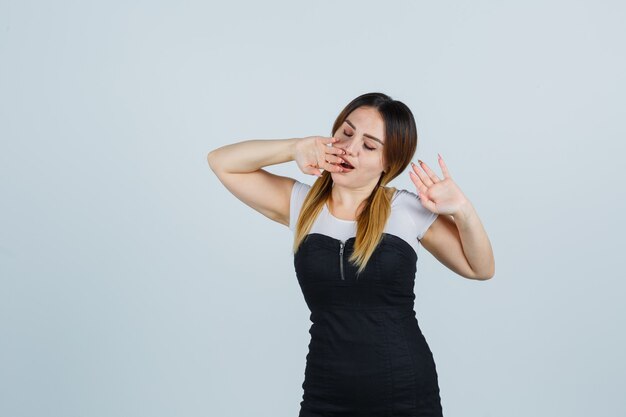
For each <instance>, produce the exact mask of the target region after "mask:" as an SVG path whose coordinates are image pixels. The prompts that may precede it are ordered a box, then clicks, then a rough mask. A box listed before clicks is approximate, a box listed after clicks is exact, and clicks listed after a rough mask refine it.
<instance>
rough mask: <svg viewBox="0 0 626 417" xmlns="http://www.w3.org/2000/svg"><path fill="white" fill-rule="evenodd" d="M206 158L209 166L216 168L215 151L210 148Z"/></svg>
mask: <svg viewBox="0 0 626 417" xmlns="http://www.w3.org/2000/svg"><path fill="white" fill-rule="evenodd" d="M206 160H207V162H208V164H209V167H210V168H211V169H212V170H213V171H215V169H216V152H215V150H212V151H211V152H209V153H208V154H207V156H206Z"/></svg>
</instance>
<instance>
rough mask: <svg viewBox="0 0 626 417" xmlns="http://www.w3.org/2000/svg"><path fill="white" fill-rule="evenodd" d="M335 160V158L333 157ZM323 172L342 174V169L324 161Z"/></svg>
mask: <svg viewBox="0 0 626 417" xmlns="http://www.w3.org/2000/svg"><path fill="white" fill-rule="evenodd" d="M335 158H337V157H335ZM323 167H324V170H325V171H331V172H343V168H342V167H341V166H340V165H338V164H334V163H332V162H329V161H327V160H325V161H324V165H323Z"/></svg>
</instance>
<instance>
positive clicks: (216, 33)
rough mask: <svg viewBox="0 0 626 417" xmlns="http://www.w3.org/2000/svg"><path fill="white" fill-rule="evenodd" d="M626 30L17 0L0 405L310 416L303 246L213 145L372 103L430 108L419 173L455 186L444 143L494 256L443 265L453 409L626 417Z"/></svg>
mask: <svg viewBox="0 0 626 417" xmlns="http://www.w3.org/2000/svg"><path fill="white" fill-rule="evenodd" d="M624 21H626V6H625V5H624V3H623V2H618V1H599V2H598V1H594V2H592V1H531V2H528V1H526V2H506V1H477V2H471V3H468V2H460V1H459V2H423V1H398V2H393V1H391V2H382V1H378V2H371V1H363V0H360V1H342V2H331V1H315V2H311V1H309V2H292V1H282V2H277V1H269V2H268V1H265V2H253V1H249V2H245V3H243V2H229V3H225V2H213V3H211V2H202V1H195V2H194V1H182V2H181V1H169V2H163V1H160V2H154V1H137V2H126V1H124V2H122V1H117V2H111V1H107V2H78V1H60V2H59V1H58V2H44V1H37V2H33V1H19V2H18V1H0V140H1V148H0V173H1V175H0V187H1V188H0V192H1V197H0V217H1V219H2V224H1V233H0V415H1V416H7V417H9V416H11V417H26V416H29V417H30V416H32V417H35V416H37V417H41V416H47V417H52V416H59V417H61V416H63V417H69V416H77V417H78V416H102V417H111V416H152V417H160V416H185V417H191V416H252V415H254V416H259V417H262V416H268V417H269V416H272V417H276V416H278V417H283V416H284V417H289V416H296V415H297V412H298V410H299V402H300V401H301V397H302V386H301V384H302V382H303V378H304V367H305V356H306V353H307V348H308V346H307V345H308V342H309V337H310V335H309V333H308V329H309V326H310V322H309V311H308V309H307V306H306V304H305V302H304V299H303V297H302V294H301V290H300V288H299V286H298V282H297V279H296V276H295V271H294V266H293V257H292V253H291V244H292V237H293V236H292V234H291V232H290V231H289V229H288V228H287V227H285V226H283V225H280V224H278V223H275V222H273V221H271V220H269V219H267V218H265V217H264V216H262V215H261V214H259V213H258V212H256V211H254V210H253V209H251V208H250V207H248V206H246V205H245V204H244V203H242V202H241V201H239V200H238V199H237V198H235V197H234V196H233V195H232V194H230V193H229V192H228V190H227V189H226V188H225V187H224V186H223V185H222V184H221V183H220V182H219V180H218V179H217V177H216V176H215V174H214V173H213V172H212V171H211V170H210V168H209V166H208V164H207V160H206V156H207V153H208V152H209V151H210V150H212V149H215V148H217V147H219V146H222V145H225V144H228V143H233V142H238V141H243V140H248V139H286V138H292V137H305V136H311V135H322V136H329V135H330V134H331V126H332V123H333V121H334V119H335V117H336V116H337V114H338V113H339V111H340V110H341V109H342V108H343V107H344V106H345V105H346V104H347V103H348V102H349V101H350V100H352V99H353V98H354V97H356V96H358V95H360V94H363V93H366V92H370V91H380V92H384V93H386V94H389V95H390V96H391V97H392V98H394V99H397V100H400V101H403V102H404V103H405V104H407V105H408V106H409V107H410V108H411V110H412V111H413V113H414V115H415V118H416V122H417V127H418V137H419V143H418V150H417V153H416V155H415V157H414V159H413V161H414V162H416V161H417V159H418V158H420V159H422V160H424V161H425V162H426V163H427V164H429V165H430V166H431V167H432V168H434V169H435V171H436V172H437V173H439V174H441V169H440V167H439V166H438V164H437V153H441V155H442V156H443V158H444V159H445V161H446V162H447V165H448V168H449V169H450V172H451V174H452V177H453V179H454V180H455V181H456V182H457V184H458V185H459V186H460V187H461V189H462V190H463V192H464V193H465V194H466V195H467V196H468V197H469V199H470V200H471V201H472V203H473V204H474V206H475V207H476V209H477V211H478V214H479V216H480V218H481V220H482V222H483V224H484V226H485V228H486V230H487V233H488V234H489V237H490V240H491V243H492V245H493V249H494V254H495V259H496V274H495V276H494V277H493V278H492V279H491V280H488V281H484V282H481V281H472V280H468V279H464V278H462V277H461V276H459V275H456V274H455V273H453V272H452V271H450V270H448V269H447V268H446V267H444V266H443V265H442V264H440V263H439V262H438V261H437V260H436V259H435V258H434V257H433V256H432V255H430V254H429V253H428V252H427V251H426V250H425V249H423V248H420V252H419V259H418V272H417V277H416V284H415V292H416V304H415V309H416V311H417V318H418V320H419V323H420V326H421V328H422V330H423V332H424V335H425V337H426V339H427V341H428V343H429V345H430V347H431V349H432V351H433V355H434V358H435V361H436V364H437V370H438V373H439V381H440V389H441V398H442V406H443V410H444V415H445V416H446V417H457V416H458V417H461V416H462V417H500V416H507V417H517V416H520V417H521V416H524V417H525V416H550V417H552V416H571V417H574V416H576V417H577V416H581V417H583V416H584V417H587V416H591V415H594V416H595V415H597V416H600V415H603V416H616V415H624V414H625V413H626V396H624V384H625V383H626V381H625V379H626V376H625V374H626V366H625V364H626V360H625V359H624V351H626V336H625V332H624V329H625V326H626V320H625V317H626V307H625V304H624V302H623V299H624V294H625V293H626V283H625V279H624V275H625V274H624V270H623V264H622V261H623V259H624V254H623V253H622V251H623V249H624V245H623V236H624V232H625V231H626V230H625V229H626V228H625V227H624V211H625V210H626V203H625V198H624V176H623V173H622V171H621V170H618V167H619V166H621V165H622V164H623V161H624V156H625V155H626V154H625V151H626V146H625V136H626V135H625V133H626V128H625V125H624V120H625V117H626V105H625V97H626V83H625V78H624V74H626V56H625V54H624V51H625V50H626V45H625V44H626V26H625V25H624ZM268 170H269V171H271V172H274V173H278V174H281V175H288V176H291V177H293V178H296V179H298V180H300V181H303V182H306V183H308V184H312V183H313V181H314V180H315V177H313V176H309V175H305V174H303V173H302V172H300V170H299V169H298V167H297V165H296V164H295V162H290V163H286V164H280V165H275V166H271V167H269V168H268ZM408 172H409V170H408V169H407V170H406V172H405V173H403V174H402V175H401V176H399V177H398V178H396V179H395V180H394V181H393V182H392V183H391V185H393V186H395V187H397V188H405V189H408V190H412V191H415V187H414V185H413V183H412V182H411V181H410V177H409V174H408Z"/></svg>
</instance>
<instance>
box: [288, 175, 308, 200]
mask: <svg viewBox="0 0 626 417" xmlns="http://www.w3.org/2000/svg"><path fill="white" fill-rule="evenodd" d="M310 189H311V186H310V185H309V184H305V183H303V182H300V181H298V180H295V182H294V183H293V188H292V189H291V199H292V201H293V200H304V198H305V197H306V195H307V193H308V192H309V190H310Z"/></svg>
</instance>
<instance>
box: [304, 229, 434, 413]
mask: <svg viewBox="0 0 626 417" xmlns="http://www.w3.org/2000/svg"><path fill="white" fill-rule="evenodd" d="M354 241H355V238H354V237H352V238H350V239H348V240H346V241H345V242H344V241H341V240H339V239H336V238H333V237H330V236H327V235H325V234H321V233H310V234H308V235H307V236H306V238H305V239H304V241H303V242H302V244H301V246H300V248H299V250H298V251H297V252H296V254H295V255H294V267H295V271H296V275H297V278H298V283H299V285H300V288H301V289H302V293H303V295H304V298H305V301H306V303H307V306H308V307H309V310H310V312H311V315H310V320H311V322H312V325H311V327H310V329H309V333H310V335H311V340H310V343H309V352H308V354H307V356H306V367H305V371H304V374H305V375H304V382H303V383H302V388H303V389H304V394H303V397H302V401H301V403H300V413H299V417H313V416H316V417H317V416H363V417H365V416H377V417H383V416H385V417H391V416H414V417H417V416H430V417H435V416H439V417H442V416H443V414H442V407H441V399H440V396H439V385H438V379H437V370H436V367H435V361H434V358H433V355H432V353H431V351H430V348H429V346H428V343H427V342H426V340H425V338H424V336H423V334H422V331H421V329H420V327H419V325H418V322H417V319H416V313H415V310H414V300H415V294H414V283H415V274H416V271H417V268H416V263H417V254H416V253H415V251H414V250H413V248H412V247H411V245H409V244H408V243H407V242H406V241H405V240H404V239H402V238H400V237H398V236H395V235H393V234H389V233H383V239H382V241H381V242H380V244H379V245H378V247H377V248H376V250H375V252H374V254H373V255H372V257H371V258H370V260H369V262H368V264H367V267H366V268H365V270H364V271H363V272H362V273H361V274H360V275H359V276H358V277H357V276H356V270H357V268H356V266H354V265H352V263H350V262H349V261H348V259H349V257H350V255H351V254H352V251H353V248H354Z"/></svg>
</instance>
